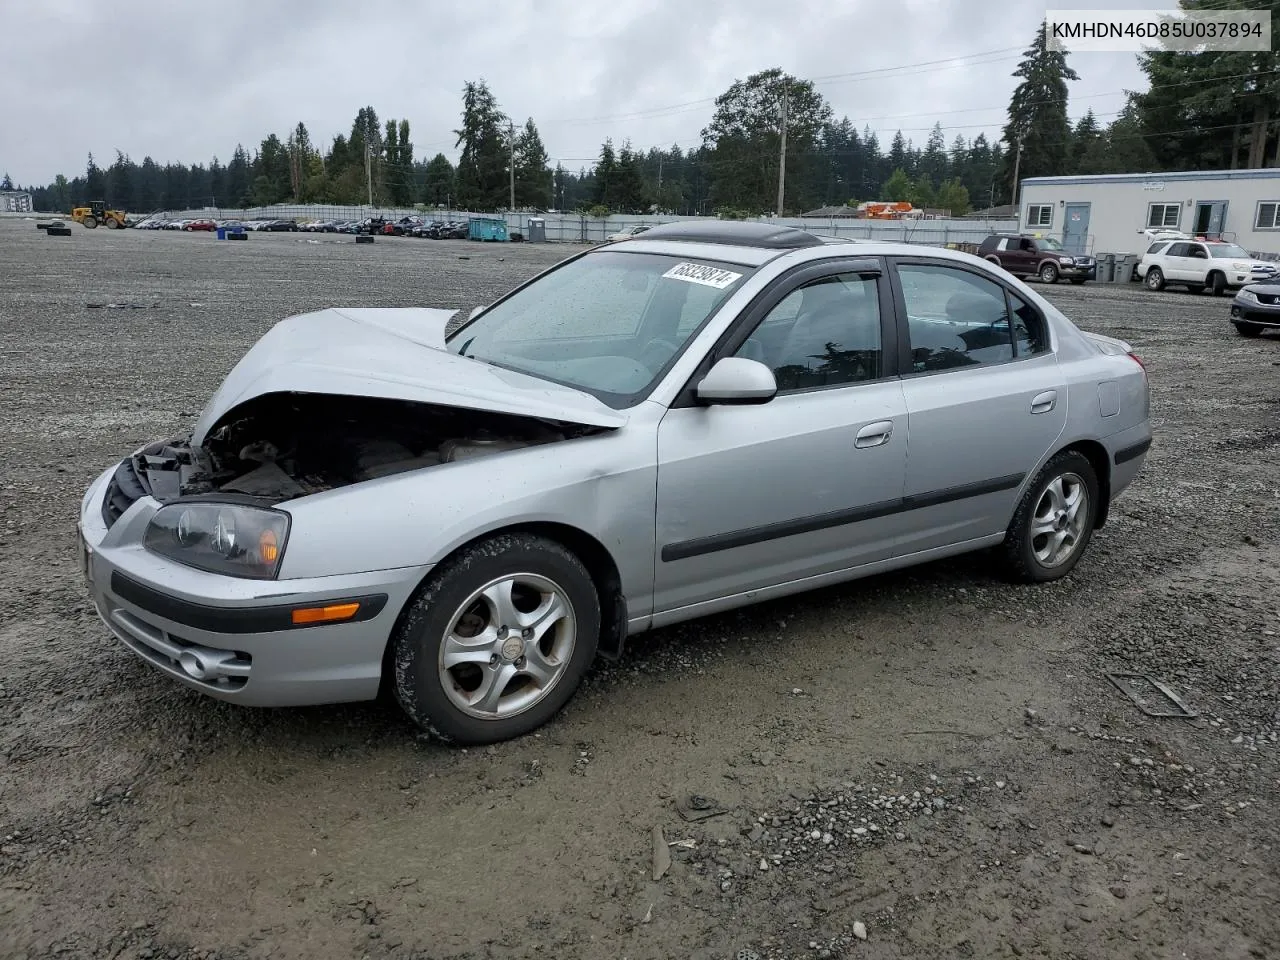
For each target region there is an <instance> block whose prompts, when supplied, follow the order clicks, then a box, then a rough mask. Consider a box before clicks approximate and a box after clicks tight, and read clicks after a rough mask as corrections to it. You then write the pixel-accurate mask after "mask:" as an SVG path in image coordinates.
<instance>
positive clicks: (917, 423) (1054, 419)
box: [896, 258, 1067, 554]
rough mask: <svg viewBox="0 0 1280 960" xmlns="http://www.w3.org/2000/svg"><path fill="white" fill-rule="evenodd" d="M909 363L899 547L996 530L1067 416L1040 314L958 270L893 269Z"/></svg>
mask: <svg viewBox="0 0 1280 960" xmlns="http://www.w3.org/2000/svg"><path fill="white" fill-rule="evenodd" d="M896 276H897V282H898V285H899V291H900V292H899V295H900V296H901V298H902V309H901V312H902V313H903V314H904V315H905V318H906V321H905V327H906V331H905V335H906V338H907V340H908V343H909V348H910V359H911V368H910V369H909V370H905V371H904V377H903V381H902V389H903V394H904V396H905V398H906V403H907V422H908V426H909V428H910V431H911V455H910V457H909V458H908V461H907V482H906V487H905V489H904V499H905V505H906V507H907V511H906V513H905V514H904V516H905V517H906V518H907V521H908V523H909V529H908V531H907V533H906V535H905V536H904V538H903V541H902V544H901V549H900V552H901V553H906V554H910V553H917V552H919V551H922V550H929V549H933V548H936V547H943V546H949V545H952V544H957V543H963V542H966V541H970V540H975V539H978V538H980V537H987V536H991V535H994V534H998V533H1001V532H1003V531H1004V530H1005V529H1006V528H1007V526H1008V524H1009V521H1010V518H1011V517H1012V516H1013V511H1014V508H1015V506H1016V504H1017V499H1018V495H1019V492H1020V488H1021V487H1022V486H1023V484H1024V481H1026V480H1027V479H1029V475H1030V474H1031V472H1032V471H1033V470H1034V469H1036V466H1037V464H1038V463H1039V462H1040V461H1041V460H1042V459H1043V458H1044V457H1045V456H1046V455H1047V454H1048V453H1049V452H1050V451H1051V449H1052V448H1053V446H1054V444H1055V443H1056V442H1057V440H1058V437H1059V436H1060V435H1061V433H1062V431H1063V428H1064V427H1065V425H1066V422H1067V382H1066V378H1065V377H1064V375H1063V373H1062V371H1061V369H1060V368H1059V366H1058V361H1057V357H1056V355H1055V354H1054V353H1053V352H1052V351H1051V349H1050V343H1049V340H1048V326H1047V324H1046V323H1045V320H1044V318H1043V317H1041V316H1040V314H1039V312H1038V311H1037V310H1036V309H1035V308H1034V307H1033V306H1031V305H1030V304H1028V303H1027V302H1025V301H1024V300H1023V299H1022V298H1020V297H1018V296H1017V295H1016V294H1013V293H1012V291H1008V292H1006V289H1005V288H1004V287H1003V286H1002V285H1000V284H998V283H996V282H995V281H994V280H991V279H988V278H987V277H985V276H982V275H979V273H978V272H977V271H976V270H971V269H969V268H966V267H962V266H954V267H953V266H938V265H936V264H925V263H912V262H910V261H909V260H907V259H905V258H904V259H903V260H902V261H900V262H899V263H898V265H897V267H896Z"/></svg>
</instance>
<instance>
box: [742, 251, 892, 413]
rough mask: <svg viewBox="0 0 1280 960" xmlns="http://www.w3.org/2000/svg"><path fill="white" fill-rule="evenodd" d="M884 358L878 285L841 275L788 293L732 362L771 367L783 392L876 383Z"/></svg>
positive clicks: (851, 275)
mask: <svg viewBox="0 0 1280 960" xmlns="http://www.w3.org/2000/svg"><path fill="white" fill-rule="evenodd" d="M882 354H883V348H882V345H881V341H880V300H879V296H878V293H877V289H876V280H875V279H874V278H864V277H860V276H858V275H857V274H849V273H845V274H837V275H835V276H830V277H823V278H822V279H820V280H814V281H812V282H811V283H807V284H805V285H804V286H802V287H799V288H797V289H795V290H793V291H791V293H789V294H788V295H787V296H786V297H784V298H783V299H782V300H781V301H779V302H778V304H777V305H776V306H774V308H773V309H772V310H770V311H769V313H768V315H767V316H765V318H764V319H763V320H762V321H761V322H760V324H759V326H757V327H756V329H755V330H754V331H753V332H752V334H751V336H750V337H748V338H747V339H746V340H745V341H744V342H743V344H742V346H741V347H739V348H738V351H737V353H736V354H735V356H739V357H745V358H747V359H748V360H759V361H760V362H761V363H764V364H766V365H767V366H769V367H771V368H772V369H773V375H774V376H775V377H776V378H777V380H778V390H779V391H780V392H785V391H789V390H805V389H810V388H813V387H832V386H839V385H840V384H847V383H858V382H860V381H863V380H874V379H876V378H878V377H879V376H880V372H881V370H882V369H883V356H882Z"/></svg>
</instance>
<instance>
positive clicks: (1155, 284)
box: [1146, 267, 1164, 290]
mask: <svg viewBox="0 0 1280 960" xmlns="http://www.w3.org/2000/svg"><path fill="white" fill-rule="evenodd" d="M1146 283H1147V289H1148V290H1163V289H1164V273H1163V271H1161V269H1160V268H1159V267H1152V268H1151V269H1150V270H1148V271H1147V280H1146Z"/></svg>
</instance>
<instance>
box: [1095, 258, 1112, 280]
mask: <svg viewBox="0 0 1280 960" xmlns="http://www.w3.org/2000/svg"><path fill="white" fill-rule="evenodd" d="M1115 276H1116V255H1115V254H1114V253H1100V254H1098V276H1097V277H1096V278H1095V279H1096V280H1097V282H1098V283H1111V282H1112V281H1113V280H1114V279H1115Z"/></svg>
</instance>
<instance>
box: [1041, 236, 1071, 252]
mask: <svg viewBox="0 0 1280 960" xmlns="http://www.w3.org/2000/svg"><path fill="white" fill-rule="evenodd" d="M1040 246H1042V247H1044V248H1045V249H1046V250H1063V249H1065V248H1064V247H1063V246H1062V244H1060V243H1059V242H1058V241H1057V240H1055V239H1053V237H1042V238H1041V239H1040Z"/></svg>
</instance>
